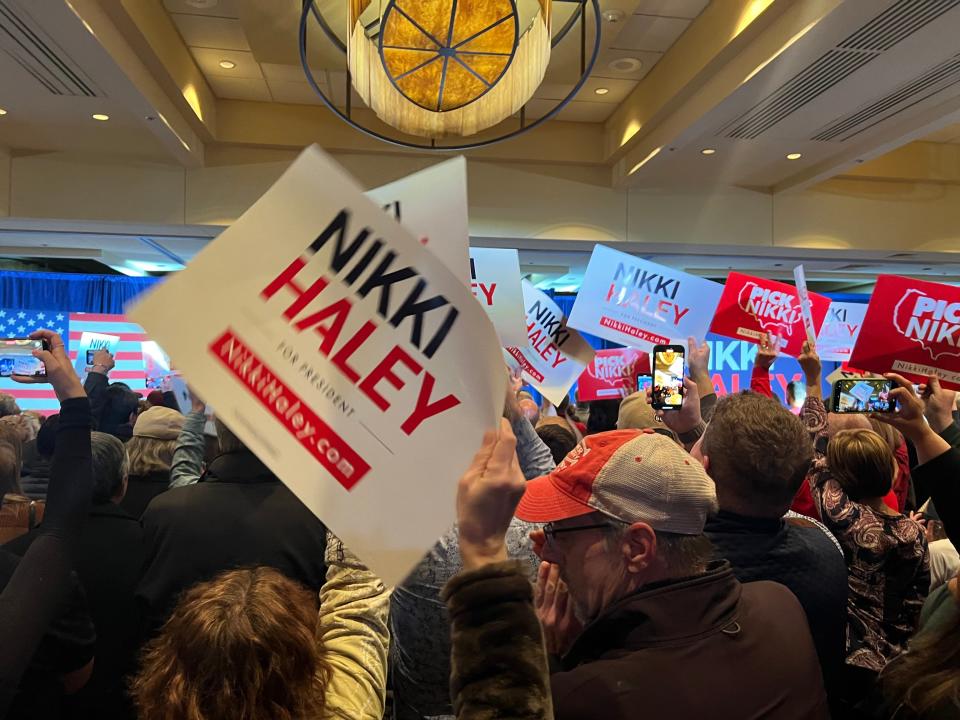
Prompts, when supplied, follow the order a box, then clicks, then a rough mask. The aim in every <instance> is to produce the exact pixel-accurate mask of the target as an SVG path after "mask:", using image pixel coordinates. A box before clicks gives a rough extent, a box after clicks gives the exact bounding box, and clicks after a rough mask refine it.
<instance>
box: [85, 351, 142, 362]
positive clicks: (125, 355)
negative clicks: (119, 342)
mask: <svg viewBox="0 0 960 720" xmlns="http://www.w3.org/2000/svg"><path fill="white" fill-rule="evenodd" d="M70 359H71V360H76V359H77V351H76V350H71V351H70ZM113 359H114V360H139V361H140V362H143V353H138V352H118V353H114V354H113Z"/></svg>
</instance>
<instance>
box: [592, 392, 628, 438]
mask: <svg viewBox="0 0 960 720" xmlns="http://www.w3.org/2000/svg"><path fill="white" fill-rule="evenodd" d="M589 407H590V416H589V417H588V418H587V434H588V435H592V434H593V433H599V432H607V431H608V430H616V429H617V417H618V416H619V415H620V400H619V399H618V400H593V401H591V402H590V404H589Z"/></svg>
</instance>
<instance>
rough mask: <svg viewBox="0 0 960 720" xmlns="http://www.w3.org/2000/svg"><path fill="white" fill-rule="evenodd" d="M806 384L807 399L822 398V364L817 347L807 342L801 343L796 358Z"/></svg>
mask: <svg viewBox="0 0 960 720" xmlns="http://www.w3.org/2000/svg"><path fill="white" fill-rule="evenodd" d="M797 362H798V363H800V369H801V370H803V375H804V377H805V378H806V383H807V396H808V397H817V398H822V397H823V385H822V383H823V363H821V362H820V356H819V355H818V354H817V346H816V345H815V344H814V343H812V342H810V341H809V340H804V341H803V349H802V350H801V352H800V357H798V358H797Z"/></svg>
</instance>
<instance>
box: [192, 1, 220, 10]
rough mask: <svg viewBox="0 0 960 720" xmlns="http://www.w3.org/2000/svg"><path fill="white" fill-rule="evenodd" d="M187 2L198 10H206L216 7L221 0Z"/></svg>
mask: <svg viewBox="0 0 960 720" xmlns="http://www.w3.org/2000/svg"><path fill="white" fill-rule="evenodd" d="M185 2H186V3H187V5H189V6H190V7H195V8H197V9H198V10H206V9H208V8H212V7H216V6H217V3H218V2H220V0H185Z"/></svg>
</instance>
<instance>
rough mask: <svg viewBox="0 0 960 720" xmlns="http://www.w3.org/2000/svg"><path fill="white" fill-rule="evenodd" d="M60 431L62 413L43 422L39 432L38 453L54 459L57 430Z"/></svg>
mask: <svg viewBox="0 0 960 720" xmlns="http://www.w3.org/2000/svg"><path fill="white" fill-rule="evenodd" d="M59 429H60V413H57V414H55V415H51V416H50V417H48V418H47V419H46V420H44V421H43V425H41V426H40V429H39V430H38V431H37V452H38V453H40V454H41V455H44V456H45V457H48V458H49V457H53V451H54V449H55V448H56V446H57V430H59Z"/></svg>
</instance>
